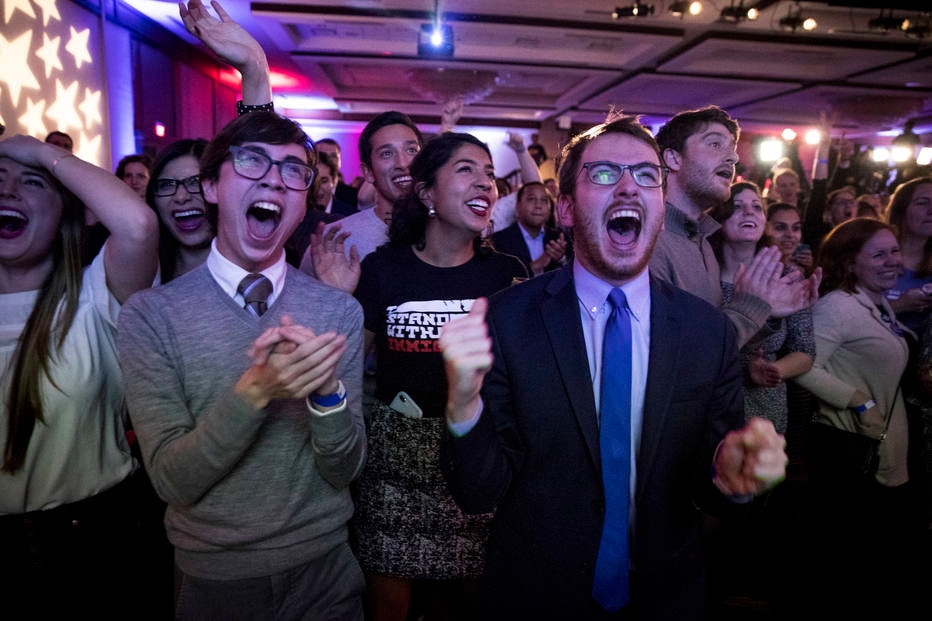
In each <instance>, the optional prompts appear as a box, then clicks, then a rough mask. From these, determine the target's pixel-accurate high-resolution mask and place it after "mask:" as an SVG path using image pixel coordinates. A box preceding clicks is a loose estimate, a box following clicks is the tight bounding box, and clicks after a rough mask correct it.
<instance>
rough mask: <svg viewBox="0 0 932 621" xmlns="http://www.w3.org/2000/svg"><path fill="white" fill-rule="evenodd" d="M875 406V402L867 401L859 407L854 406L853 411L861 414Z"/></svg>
mask: <svg viewBox="0 0 932 621" xmlns="http://www.w3.org/2000/svg"><path fill="white" fill-rule="evenodd" d="M875 405H877V402H876V401H874V400H873V399H868V400H867V401H865V402H864V403H862V404H861V405H856V406H854V411H855V412H857V413H858V414H863V413H864V412H866V411H868V410H869V409H871V408H872V407H874V406H875Z"/></svg>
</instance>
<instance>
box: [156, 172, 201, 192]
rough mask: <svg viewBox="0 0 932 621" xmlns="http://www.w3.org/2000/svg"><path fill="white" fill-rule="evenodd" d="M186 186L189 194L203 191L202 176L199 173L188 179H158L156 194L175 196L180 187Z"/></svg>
mask: <svg viewBox="0 0 932 621" xmlns="http://www.w3.org/2000/svg"><path fill="white" fill-rule="evenodd" d="M181 186H184V189H185V190H187V192H188V194H200V193H201V178H200V176H198V175H191V176H190V177H188V178H186V179H169V178H168V177H165V178H164V179H156V181H155V195H156V196H174V195H175V193H176V192H177V191H178V188H179V187H181Z"/></svg>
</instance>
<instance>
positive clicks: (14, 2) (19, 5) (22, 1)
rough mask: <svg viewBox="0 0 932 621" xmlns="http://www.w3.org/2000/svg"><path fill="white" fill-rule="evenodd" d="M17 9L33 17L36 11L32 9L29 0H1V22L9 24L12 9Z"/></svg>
mask: <svg viewBox="0 0 932 621" xmlns="http://www.w3.org/2000/svg"><path fill="white" fill-rule="evenodd" d="M16 9H19V10H20V11H22V12H23V13H25V14H26V15H28V16H29V17H35V16H36V12H35V11H34V10H32V4H30V3H29V0H3V23H4V24H9V23H10V18H11V17H12V16H13V11H15V10H16Z"/></svg>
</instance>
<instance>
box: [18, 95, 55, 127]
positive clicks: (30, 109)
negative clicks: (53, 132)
mask: <svg viewBox="0 0 932 621" xmlns="http://www.w3.org/2000/svg"><path fill="white" fill-rule="evenodd" d="M44 114H45V100H44V99H40V100H39V101H37V102H35V103H33V101H32V97H27V98H26V114H24V115H23V116H21V117H19V124H20V125H22V126H23V127H25V128H26V133H27V134H29V135H30V136H40V137H41V136H45V135H46V134H47V133H49V130H48V127H47V126H46V124H45V121H43V120H42V117H43V115H44Z"/></svg>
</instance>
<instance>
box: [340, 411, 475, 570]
mask: <svg viewBox="0 0 932 621" xmlns="http://www.w3.org/2000/svg"><path fill="white" fill-rule="evenodd" d="M368 414H369V416H367V433H368V455H367V457H366V467H365V470H364V471H363V473H362V476H361V477H360V478H359V481H358V482H357V498H356V513H355V515H354V516H353V527H354V535H355V539H356V547H357V554H358V556H359V562H360V564H361V565H362V566H363V568H364V569H366V570H367V571H370V572H373V573H377V574H382V575H389V576H397V577H402V578H412V579H435V580H448V579H455V578H475V577H478V576H479V575H480V574H481V573H482V568H483V564H484V561H485V544H486V540H487V538H488V534H489V525H490V523H491V520H492V514H490V513H487V514H482V515H466V514H464V513H463V512H462V511H460V509H459V507H458V506H457V505H456V503H455V502H454V500H453V497H452V496H451V495H450V491H449V489H448V488H447V484H446V480H445V479H444V478H443V473H442V472H441V471H440V440H441V438H442V437H443V434H444V433H445V428H444V426H445V420H444V419H443V418H419V419H418V418H409V417H407V416H404V415H402V414H399V413H398V412H396V411H395V410H393V409H391V408H390V407H388V405H386V404H384V403H381V402H376V403H375V404H374V405H373V406H372V407H371V408H370V410H369V412H368Z"/></svg>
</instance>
